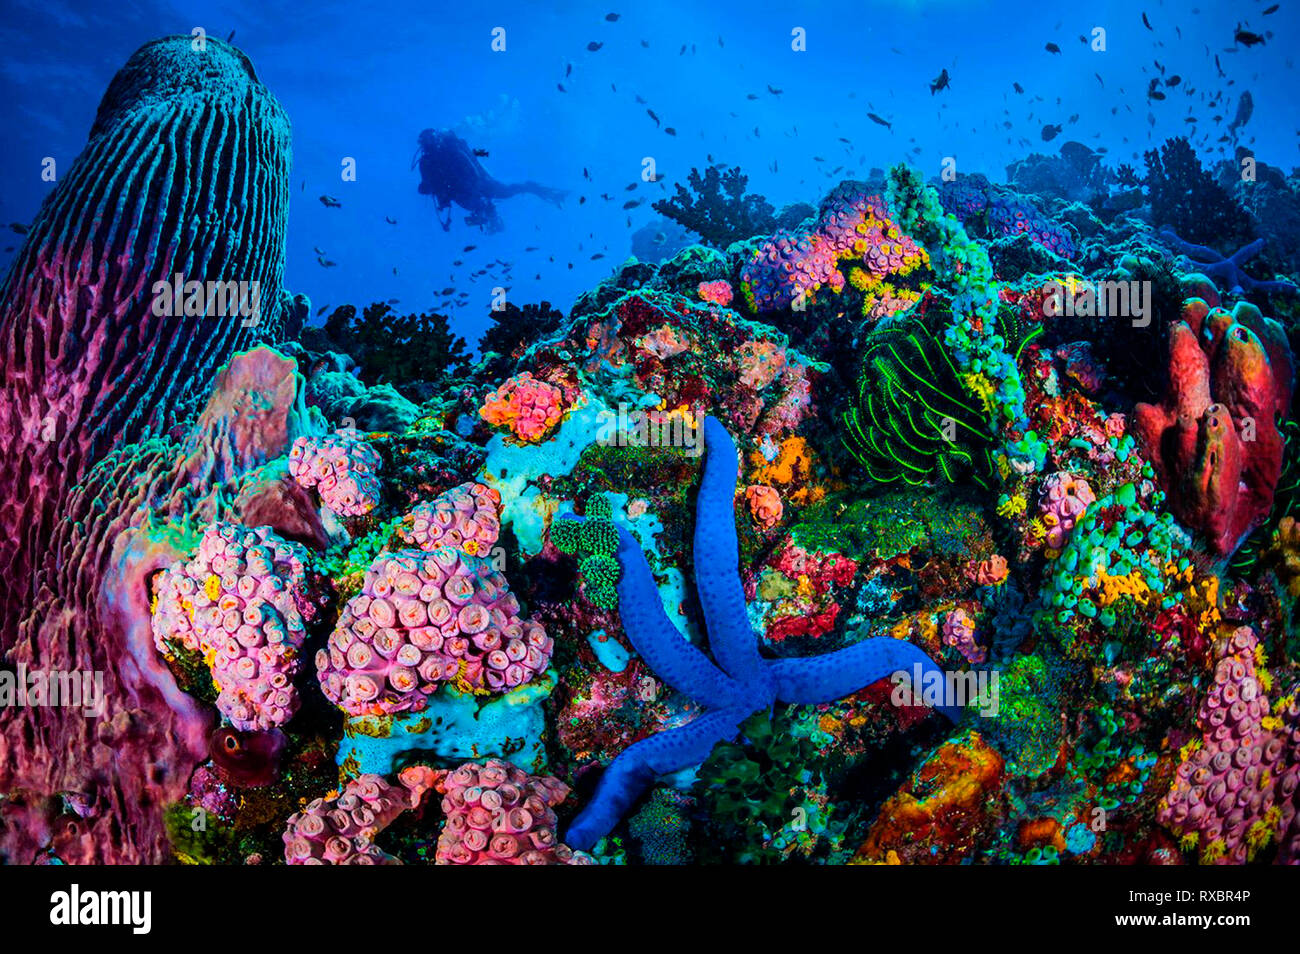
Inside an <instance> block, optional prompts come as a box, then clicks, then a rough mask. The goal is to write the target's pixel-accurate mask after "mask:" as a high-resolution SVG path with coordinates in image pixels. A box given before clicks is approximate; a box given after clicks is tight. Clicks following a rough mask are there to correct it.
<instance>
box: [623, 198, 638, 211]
mask: <svg viewBox="0 0 1300 954" xmlns="http://www.w3.org/2000/svg"><path fill="white" fill-rule="evenodd" d="M640 204H641V200H640V199H630V200H629V201H627V202H624V203H623V208H624V209H635V208H636V207H637V206H638V205H640Z"/></svg>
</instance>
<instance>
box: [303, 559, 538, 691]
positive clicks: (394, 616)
mask: <svg viewBox="0 0 1300 954" xmlns="http://www.w3.org/2000/svg"><path fill="white" fill-rule="evenodd" d="M552 647H553V644H552V642H551V639H550V637H548V636H547V635H546V631H545V630H544V629H543V628H542V626H541V624H540V623H537V622H534V621H532V620H528V621H525V620H521V619H520V618H519V602H518V601H517V600H516V599H515V597H514V595H513V594H512V593H511V592H510V590H509V587H508V585H507V583H506V579H505V577H504V576H502V575H501V574H500V573H499V572H497V571H495V570H493V569H492V566H491V563H490V561H488V560H487V559H485V558H483V557H475V556H470V555H469V554H467V553H464V552H463V551H458V550H454V549H452V548H450V547H438V548H436V549H434V550H431V551H428V552H426V551H424V550H416V549H407V550H399V551H397V552H395V553H381V554H380V555H379V557H378V559H376V560H375V562H374V564H373V565H371V567H370V569H369V570H367V571H366V575H365V579H364V582H363V583H362V587H361V592H360V593H358V594H357V595H356V596H354V597H353V598H352V599H350V600H349V601H348V603H347V605H346V606H345V607H344V609H343V613H342V614H341V615H340V617H339V621H338V625H337V626H336V627H335V629H334V632H333V633H332V634H331V635H330V638H329V643H328V648H327V649H322V650H320V651H319V652H318V653H317V654H316V670H317V676H318V677H319V679H320V684H321V688H322V690H323V691H324V693H325V696H326V698H328V699H329V700H330V702H332V703H334V704H335V705H336V706H338V707H339V708H340V709H342V710H343V711H344V712H346V713H348V714H349V715H353V716H361V715H382V714H387V713H397V712H420V711H422V710H423V709H424V708H425V706H426V705H427V700H428V697H429V695H431V694H432V693H433V692H435V691H437V689H438V687H439V686H440V685H441V684H442V683H447V682H449V683H452V684H454V685H456V686H457V687H458V688H459V689H461V690H463V691H471V692H484V693H487V692H506V691H509V690H511V689H514V688H516V687H517V686H521V685H523V684H524V683H526V682H529V681H531V680H532V679H534V678H535V677H536V676H538V675H539V674H541V673H542V672H543V671H544V670H545V669H546V666H547V664H548V663H549V662H550V658H551V650H552Z"/></svg>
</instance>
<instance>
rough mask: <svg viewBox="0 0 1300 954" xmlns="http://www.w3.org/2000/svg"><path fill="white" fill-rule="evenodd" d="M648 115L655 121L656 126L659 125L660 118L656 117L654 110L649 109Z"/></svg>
mask: <svg viewBox="0 0 1300 954" xmlns="http://www.w3.org/2000/svg"><path fill="white" fill-rule="evenodd" d="M646 115H647V116H649V117H650V118H651V119H653V120H654V121H655V125H656V126H658V125H659V117H658V116H656V115H655V111H654V110H653V109H647V110H646Z"/></svg>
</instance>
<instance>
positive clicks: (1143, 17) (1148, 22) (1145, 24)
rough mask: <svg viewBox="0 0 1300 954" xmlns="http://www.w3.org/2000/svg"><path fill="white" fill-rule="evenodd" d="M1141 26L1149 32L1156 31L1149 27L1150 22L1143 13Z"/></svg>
mask: <svg viewBox="0 0 1300 954" xmlns="http://www.w3.org/2000/svg"><path fill="white" fill-rule="evenodd" d="M1142 25H1143V26H1144V27H1146V28H1147V29H1148V30H1150V31H1151V32H1152V33H1154V32H1155V31H1156V28H1155V27H1153V26H1152V25H1151V21H1150V20H1148V19H1147V15H1146V12H1145V11H1144V12H1143V13H1142Z"/></svg>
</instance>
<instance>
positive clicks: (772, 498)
mask: <svg viewBox="0 0 1300 954" xmlns="http://www.w3.org/2000/svg"><path fill="white" fill-rule="evenodd" d="M745 502H746V503H747V504H749V514H750V516H751V517H753V518H754V523H755V524H757V525H758V526H760V527H762V528H763V529H764V530H771V529H772V528H773V527H775V526H776V525H777V524H778V523H780V522H781V517H782V516H783V515H784V513H785V507H784V506H783V505H782V503H781V495H780V494H779V493H777V491H776V488H774V487H769V486H767V484H750V485H749V486H748V487H746V488H745Z"/></svg>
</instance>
